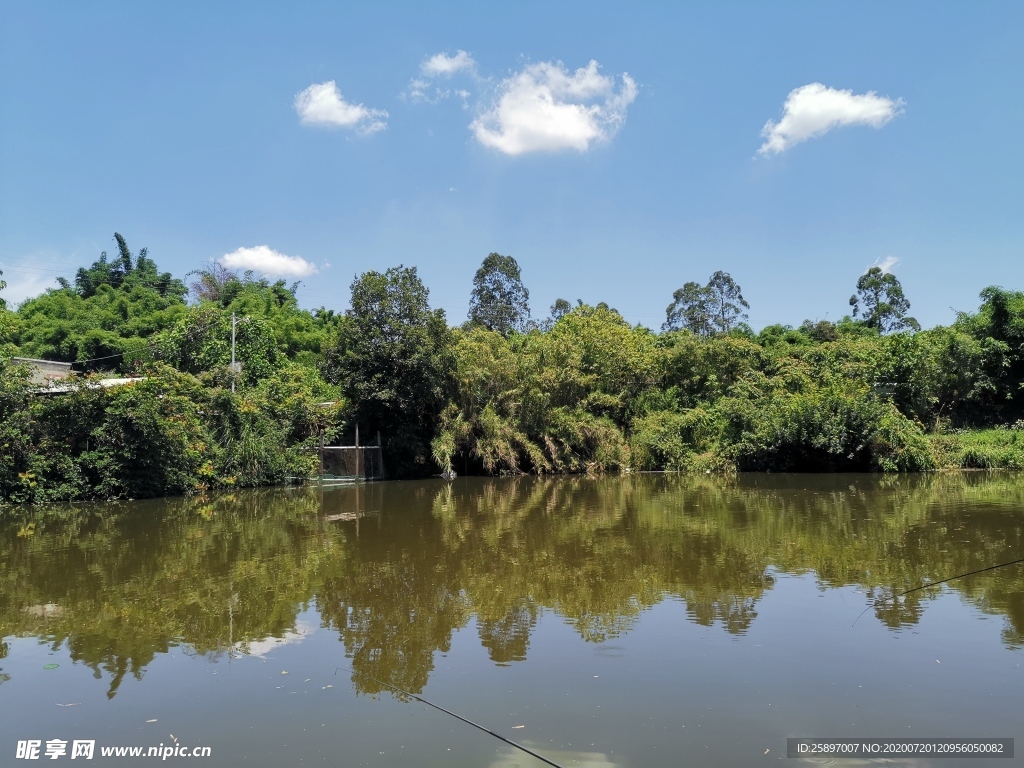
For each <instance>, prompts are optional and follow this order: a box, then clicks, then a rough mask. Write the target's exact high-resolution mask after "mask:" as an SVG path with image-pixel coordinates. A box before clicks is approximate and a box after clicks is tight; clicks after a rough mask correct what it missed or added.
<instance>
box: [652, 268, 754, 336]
mask: <svg viewBox="0 0 1024 768" xmlns="http://www.w3.org/2000/svg"><path fill="white" fill-rule="evenodd" d="M672 300H673V301H672V303H671V304H669V306H668V307H667V308H666V310H665V316H666V317H665V322H664V324H663V325H662V326H661V329H662V330H663V331H678V330H681V329H684V328H685V329H686V330H689V331H691V332H693V333H695V334H696V335H698V336H703V337H705V338H707V337H710V336H714V335H715V334H721V333H728V332H729V331H731V330H732V329H733V328H735V327H736V325H737V324H738V323H739V322H740V321H743V320H746V319H747V315H746V314H745V313H744V312H743V310H744V309H749V308H750V305H749V304H748V303H747V301H746V299H744V298H743V292H742V290H741V289H740V286H739V285H737V284H736V281H735V280H733V279H732V277H731V276H730V275H729V273H728V272H722V271H721V270H719V271H717V272H715V273H714V274H713V275H712V276H711V279H710V280H709V281H708V284H707V285H704V286H702V285H700V284H699V283H694V282H689V283H686V284H685V285H684V286H683V287H682V288H680V289H679V290H677V291H676V292H675V293H673V294H672Z"/></svg>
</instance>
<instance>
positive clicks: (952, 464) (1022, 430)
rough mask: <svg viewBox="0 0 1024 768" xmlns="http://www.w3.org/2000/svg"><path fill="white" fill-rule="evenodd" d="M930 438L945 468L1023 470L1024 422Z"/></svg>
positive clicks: (940, 464)
mask: <svg viewBox="0 0 1024 768" xmlns="http://www.w3.org/2000/svg"><path fill="white" fill-rule="evenodd" d="M930 440H931V445H932V450H933V452H934V453H935V457H936V462H937V463H938V466H939V467H940V468H943V469H1024V424H1018V425H1016V426H1015V427H1004V428H1002V429H984V430H976V431H962V430H961V431H958V432H957V433H955V434H936V435H932V436H931V438H930Z"/></svg>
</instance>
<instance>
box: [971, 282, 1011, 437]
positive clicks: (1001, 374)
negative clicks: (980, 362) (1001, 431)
mask: <svg viewBox="0 0 1024 768" xmlns="http://www.w3.org/2000/svg"><path fill="white" fill-rule="evenodd" d="M981 301H982V303H981V307H980V308H979V310H978V312H977V313H976V314H973V315H971V314H967V313H962V314H961V315H960V316H959V317H958V318H957V322H956V326H955V327H957V328H959V329H962V330H963V331H964V332H966V333H968V334H970V335H971V336H973V337H974V338H975V339H977V340H978V341H979V342H980V343H982V344H983V345H987V346H988V347H990V348H991V347H994V346H996V345H998V350H999V354H998V355H997V356H994V357H995V360H994V361H992V362H994V364H990V365H989V366H988V368H987V370H986V373H987V374H988V375H989V376H990V377H991V378H992V381H993V384H994V386H995V390H996V391H995V392H993V393H992V397H991V403H992V406H993V408H992V415H993V416H994V417H995V418H996V419H1001V420H1006V421H1013V420H1015V419H1019V418H1021V417H1024V292H1021V291H1008V290H1006V289H1004V288H1000V287H998V286H989V287H988V288H986V289H985V290H983V291H982V292H981Z"/></svg>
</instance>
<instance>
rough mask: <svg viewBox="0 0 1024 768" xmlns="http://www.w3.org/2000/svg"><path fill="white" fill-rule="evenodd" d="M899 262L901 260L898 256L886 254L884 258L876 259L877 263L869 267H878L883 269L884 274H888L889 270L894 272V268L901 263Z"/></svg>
mask: <svg viewBox="0 0 1024 768" xmlns="http://www.w3.org/2000/svg"><path fill="white" fill-rule="evenodd" d="M899 262H900V260H899V257H898V256H886V257H885V258H884V259H875V263H874V264H872V265H871V266H870V267H868V269H871V267H878V268H879V269H881V270H882V272H883V274H888V273H889V272H892V268H893V267H895V266H896V265H897V264H899ZM868 269H865V270H864V272H865V273H866V272H867V271H868Z"/></svg>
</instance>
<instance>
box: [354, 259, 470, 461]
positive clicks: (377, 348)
mask: <svg viewBox="0 0 1024 768" xmlns="http://www.w3.org/2000/svg"><path fill="white" fill-rule="evenodd" d="M428 295H429V292H428V290H427V288H426V287H425V286H424V285H423V282H422V281H421V280H420V278H419V276H418V275H417V274H416V268H415V267H412V268H406V267H403V266H397V267H392V268H391V269H389V270H388V271H387V272H385V273H383V274H381V273H380V272H376V271H371V272H364V273H363V274H362V275H360V276H359V277H358V278H356V279H355V280H354V281H353V282H352V301H351V306H352V308H351V309H349V310H348V311H347V312H346V321H345V323H344V324H343V326H342V329H341V333H340V334H339V340H338V345H339V347H340V349H339V350H338V352H339V354H338V355H337V358H338V365H337V375H338V376H339V378H340V383H341V384H342V385H343V386H344V390H345V395H346V397H347V398H348V399H349V401H350V402H351V403H352V404H353V405H354V407H355V415H356V418H357V420H358V422H359V423H360V424H361V426H362V428H363V430H365V431H364V434H373V433H374V432H376V431H377V430H380V432H381V433H382V435H383V437H384V439H385V441H386V444H385V448H386V449H388V455H387V457H386V458H387V460H388V461H389V462H390V463H391V469H392V470H393V471H394V470H396V469H397V470H398V471H399V473H404V474H422V473H424V472H426V471H428V470H429V466H428V465H427V464H426V462H427V458H428V457H429V455H430V453H429V449H428V445H429V442H430V439H431V437H432V436H433V431H434V427H435V425H436V423H437V417H438V414H439V412H440V408H441V405H442V404H443V396H444V394H445V386H446V382H447V379H446V373H447V365H448V362H447V361H448V358H449V357H450V350H449V344H450V338H449V337H450V332H449V330H448V324H447V322H446V321H445V316H444V311H443V310H440V309H438V310H431V309H430V306H429V304H428Z"/></svg>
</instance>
